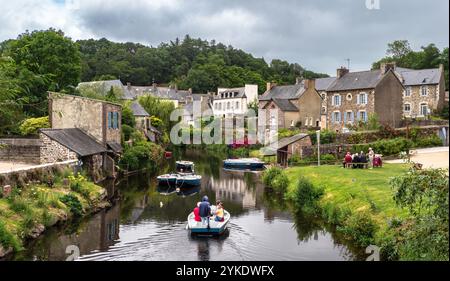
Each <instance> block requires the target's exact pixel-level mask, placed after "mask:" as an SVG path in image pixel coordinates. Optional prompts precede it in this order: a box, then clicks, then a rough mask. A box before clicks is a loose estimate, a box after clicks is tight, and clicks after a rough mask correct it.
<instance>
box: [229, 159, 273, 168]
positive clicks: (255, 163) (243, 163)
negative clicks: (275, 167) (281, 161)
mask: <svg viewBox="0 0 450 281" xmlns="http://www.w3.org/2000/svg"><path fill="white" fill-rule="evenodd" d="M264 164H265V163H264V162H263V161H261V160H260V159H258V158H239V159H226V160H223V167H224V168H226V169H239V170H247V169H249V170H258V169H263V168H264Z"/></svg>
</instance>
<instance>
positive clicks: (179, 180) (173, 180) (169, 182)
mask: <svg viewBox="0 0 450 281" xmlns="http://www.w3.org/2000/svg"><path fill="white" fill-rule="evenodd" d="M156 179H157V180H158V185H162V186H176V187H190V186H199V185H200V184H201V180H202V176H200V175H190V174H189V175H188V174H186V175H181V174H165V175H161V176H158V177H156Z"/></svg>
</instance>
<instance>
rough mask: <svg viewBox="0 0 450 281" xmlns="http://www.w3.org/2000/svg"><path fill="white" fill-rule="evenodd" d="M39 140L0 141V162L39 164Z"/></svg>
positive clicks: (40, 144)
mask: <svg viewBox="0 0 450 281" xmlns="http://www.w3.org/2000/svg"><path fill="white" fill-rule="evenodd" d="M41 146H42V143H41V141H40V140H39V139H0V161H2V160H3V161H14V162H22V163H31V164H39V163H40V158H39V155H40V149H41Z"/></svg>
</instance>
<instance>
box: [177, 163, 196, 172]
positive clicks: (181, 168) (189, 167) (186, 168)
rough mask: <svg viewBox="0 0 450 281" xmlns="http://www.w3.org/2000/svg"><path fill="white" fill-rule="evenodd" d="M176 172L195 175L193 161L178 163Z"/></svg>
mask: <svg viewBox="0 0 450 281" xmlns="http://www.w3.org/2000/svg"><path fill="white" fill-rule="evenodd" d="M175 164H176V171H177V173H178V174H181V175H191V174H195V164H194V162H191V161H176V162H175Z"/></svg>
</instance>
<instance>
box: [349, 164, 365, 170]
mask: <svg viewBox="0 0 450 281" xmlns="http://www.w3.org/2000/svg"><path fill="white" fill-rule="evenodd" d="M353 165H358V166H363V168H364V169H368V168H369V163H345V168H349V169H350V168H353Z"/></svg>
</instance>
